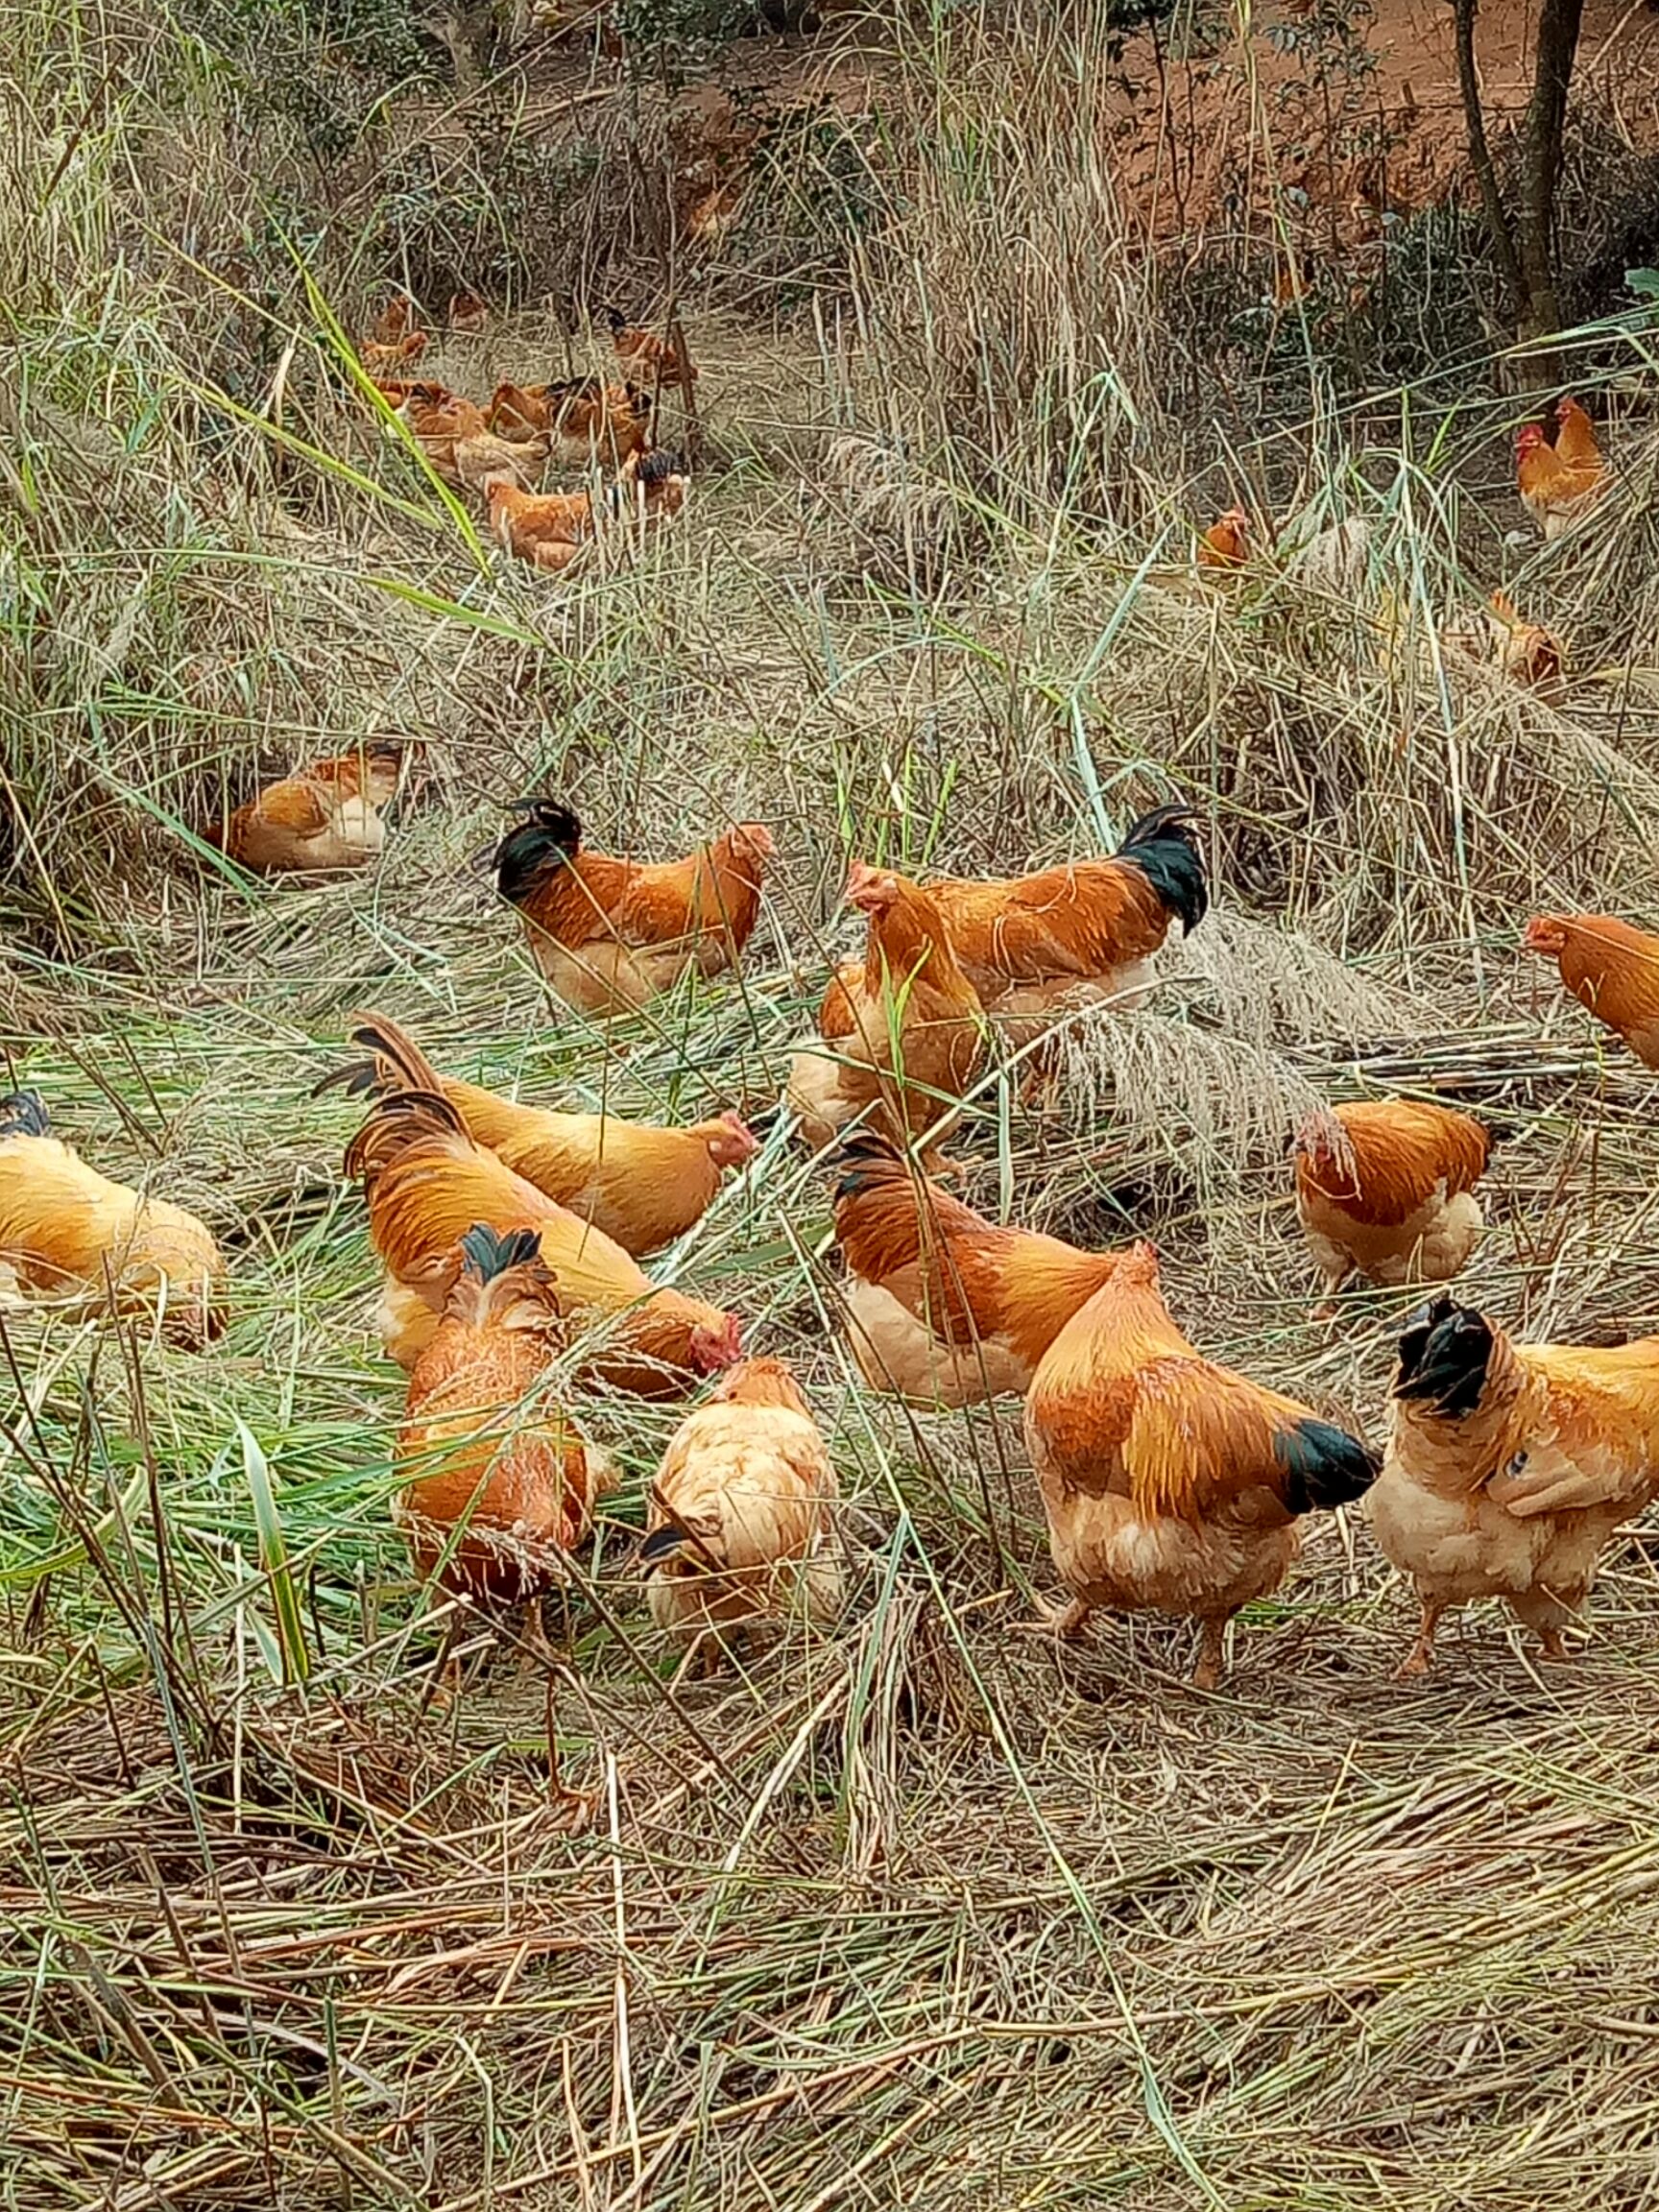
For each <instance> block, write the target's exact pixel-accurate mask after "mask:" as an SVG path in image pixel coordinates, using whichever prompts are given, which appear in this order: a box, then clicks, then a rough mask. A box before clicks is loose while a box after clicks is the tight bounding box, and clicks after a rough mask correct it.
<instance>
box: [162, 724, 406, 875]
mask: <svg viewBox="0 0 1659 2212" xmlns="http://www.w3.org/2000/svg"><path fill="white" fill-rule="evenodd" d="M405 765H406V755H405V751H404V748H403V747H402V746H400V745H397V744H396V743H394V742H392V741H391V740H389V739H376V740H374V741H373V742H372V743H370V744H368V745H365V746H364V747H363V749H362V750H361V751H360V752H357V753H342V754H338V755H336V757H334V758H333V759H330V760H313V761H310V762H308V763H307V764H306V765H305V766H304V767H303V768H297V769H296V770H295V772H294V774H293V775H292V776H285V777H284V778H283V779H282V780H281V781H280V782H277V783H269V784H267V785H266V787H265V789H264V790H263V791H261V792H260V794H259V796H258V798H257V799H253V800H251V801H250V802H249V803H248V805H246V806H238V807H237V808H236V810H235V812H234V813H233V814H232V815H231V816H230V818H229V820H228V822H227V823H226V824H225V825H224V827H223V829H220V828H218V827H217V826H212V827H210V828H209V829H207V830H206V831H205V832H204V834H205V835H206V836H207V837H208V838H209V839H210V840H211V841H212V842H213V843H214V844H218V845H222V846H223V848H224V850H225V852H227V853H228V854H229V856H230V858H231V859H232V860H237V861H240V862H241V864H242V866H243V867H244V868H252V869H257V870H260V871H262V872H263V873H265V874H267V875H282V874H289V873H296V872H307V871H311V870H318V869H325V870H333V869H339V868H365V867H367V866H368V865H369V863H370V862H371V861H373V860H374V859H375V858H377V857H378V855H379V854H380V853H381V852H382V851H383V850H384V847H385V843H386V825H385V822H384V820H383V819H382V809H383V808H384V807H386V806H388V805H390V804H391V802H392V801H393V800H394V799H395V798H396V797H397V791H398V787H399V784H400V783H401V781H402V779H403V775H404V771H405Z"/></svg>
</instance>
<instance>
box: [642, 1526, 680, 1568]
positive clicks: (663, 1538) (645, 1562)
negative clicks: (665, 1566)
mask: <svg viewBox="0 0 1659 2212" xmlns="http://www.w3.org/2000/svg"><path fill="white" fill-rule="evenodd" d="M690 1541H691V1538H690V1535H689V1533H688V1531H687V1530H685V1529H684V1528H682V1527H681V1526H680V1524H679V1523H678V1522H677V1521H664V1522H663V1524H662V1526H661V1527H660V1528H653V1529H652V1531H651V1533H650V1534H649V1535H648V1536H647V1537H646V1538H645V1541H644V1542H643V1543H642V1544H641V1545H640V1547H639V1564H640V1566H641V1567H645V1568H651V1567H660V1566H661V1564H662V1562H663V1560H664V1559H672V1558H673V1556H674V1554H675V1552H676V1551H681V1550H683V1549H684V1547H685V1545H687V1544H689V1543H690Z"/></svg>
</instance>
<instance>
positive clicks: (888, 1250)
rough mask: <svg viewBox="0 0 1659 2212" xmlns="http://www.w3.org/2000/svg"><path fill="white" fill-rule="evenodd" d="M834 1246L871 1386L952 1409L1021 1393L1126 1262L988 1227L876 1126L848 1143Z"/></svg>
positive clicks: (852, 1331) (857, 1352) (857, 1350)
mask: <svg viewBox="0 0 1659 2212" xmlns="http://www.w3.org/2000/svg"><path fill="white" fill-rule="evenodd" d="M835 1241H836V1243H837V1244H838V1245H839V1246H840V1248H841V1254H842V1257H843V1259H844V1260H845V1261H846V1262H847V1289H846V1298H847V1309H848V1315H849V1324H850V1326H849V1335H850V1338H851V1341H852V1345H853V1353H854V1358H856V1360H857V1362H858V1365H859V1367H860V1369H861V1370H862V1372H863V1375H864V1379H865V1381H866V1382H867V1383H869V1384H870V1385H871V1387H872V1388H873V1389H877V1390H891V1391H894V1392H896V1393H897V1394H898V1395H900V1396H901V1397H906V1398H914V1399H919V1400H921V1401H923V1402H924V1403H927V1404H933V1403H937V1404H941V1405H946V1406H967V1405H972V1404H974V1402H975V1401H977V1400H979V1399H983V1398H989V1397H995V1396H996V1395H998V1393H999V1392H1001V1391H1018V1392H1020V1393H1021V1394H1023V1393H1024V1392H1025V1391H1026V1390H1027V1389H1029V1387H1030V1384H1031V1378H1032V1376H1033V1375H1034V1374H1035V1373H1036V1371H1037V1367H1038V1364H1039V1362H1040V1361H1041V1359H1042V1358H1043V1355H1044V1354H1045V1353H1046V1351H1047V1349H1048V1347H1049V1345H1050V1344H1052V1343H1053V1341H1054V1339H1055V1337H1056V1336H1057V1335H1058V1334H1060V1332H1061V1330H1062V1329H1063V1328H1064V1327H1065V1326H1066V1324H1067V1322H1068V1321H1070V1318H1071V1316H1072V1314H1074V1313H1075V1312H1077V1311H1078V1310H1079V1309H1080V1308H1081V1307H1083V1306H1085V1305H1086V1304H1087V1303H1088V1301H1089V1300H1090V1299H1091V1298H1092V1297H1093V1296H1094V1292H1095V1291H1096V1290H1098V1289H1099V1288H1100V1286H1101V1285H1102V1284H1103V1283H1105V1282H1107V1281H1108V1280H1109V1279H1110V1277H1111V1274H1112V1271H1113V1269H1114V1268H1115V1267H1116V1265H1117V1264H1118V1259H1117V1255H1116V1254H1115V1253H1111V1252H1082V1251H1079V1250H1078V1248H1077V1247H1076V1245H1074V1244H1067V1243H1063V1242H1062V1241H1061V1239H1060V1238H1057V1237H1043V1236H1039V1235H1037V1234H1036V1233H1035V1232H1034V1231H1032V1230H1029V1229H1012V1228H1003V1227H1001V1226H999V1225H998V1223H997V1222H995V1221H987V1220H985V1219H984V1217H983V1216H982V1215H980V1214H975V1213H974V1210H973V1208H972V1207H969V1206H965V1205H963V1203H962V1201H961V1200H960V1199H959V1198H954V1197H952V1196H950V1193H949V1192H948V1191H944V1190H940V1189H939V1188H938V1186H937V1185H935V1184H932V1183H928V1182H926V1181H925V1180H923V1178H922V1177H921V1176H920V1174H919V1173H918V1172H917V1170H916V1169H915V1168H914V1167H913V1166H911V1164H910V1163H909V1162H908V1161H907V1160H906V1159H905V1158H904V1157H903V1155H902V1153H900V1152H899V1150H898V1149H897V1148H896V1147H895V1146H894V1145H893V1144H892V1143H891V1142H889V1141H888V1140H887V1139H886V1138H884V1137H882V1136H880V1135H878V1134H877V1133H876V1132H874V1131H870V1130H856V1131H854V1134H853V1135H852V1136H851V1137H849V1138H848V1140H847V1142H846V1144H845V1146H844V1147H843V1155H842V1167H841V1174H840V1179H839V1181H838V1182H837V1184H836V1186H835Z"/></svg>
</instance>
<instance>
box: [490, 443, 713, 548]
mask: <svg viewBox="0 0 1659 2212" xmlns="http://www.w3.org/2000/svg"><path fill="white" fill-rule="evenodd" d="M484 490H485V493H486V494H487V496H488V498H489V502H490V527H491V529H492V530H493V533H494V535H495V537H496V539H497V540H498V541H499V542H500V543H501V544H502V545H503V546H505V547H506V549H507V551H508V552H509V553H516V554H517V557H518V558H519V560H520V561H528V562H529V563H530V564H531V565H533V566H534V567H537V568H543V569H548V570H550V571H553V572H555V573H557V572H558V571H559V570H561V569H565V568H568V567H569V566H570V565H571V564H572V562H574V561H575V560H576V558H577V556H578V555H579V554H580V553H581V552H582V551H583V549H584V548H585V547H586V546H588V545H589V544H591V543H592V541H593V540H594V539H595V538H596V537H598V535H599V533H600V530H601V529H602V528H603V526H604V525H605V523H606V522H607V521H610V522H612V523H613V524H614V525H616V527H618V528H621V527H623V526H624V525H625V524H626V523H628V522H629V521H630V520H632V519H634V518H635V517H637V518H638V519H640V520H642V521H646V522H658V521H664V520H666V519H667V518H668V517H671V516H674V515H678V514H679V512H680V510H681V508H682V507H683V506H684V505H685V464H684V463H683V462H682V461H681V460H680V459H679V457H678V455H676V454H672V453H648V454H647V455H646V456H645V458H644V459H643V460H642V461H641V460H638V459H637V458H636V459H635V460H632V461H630V462H628V463H627V465H626V467H625V468H624V469H623V471H622V473H621V475H620V476H619V477H618V478H617V480H616V482H615V483H614V484H613V485H612V487H611V489H610V491H609V492H608V493H606V495H605V497H604V498H602V499H601V500H600V501H599V502H598V503H597V504H595V502H594V500H593V497H592V495H591V493H587V492H564V493H543V494H540V495H538V494H535V493H528V492H522V491H520V490H518V488H517V485H516V484H514V483H512V482H510V481H508V480H507V479H506V478H503V477H494V476H492V477H489V478H487V479H486V482H485V485H484Z"/></svg>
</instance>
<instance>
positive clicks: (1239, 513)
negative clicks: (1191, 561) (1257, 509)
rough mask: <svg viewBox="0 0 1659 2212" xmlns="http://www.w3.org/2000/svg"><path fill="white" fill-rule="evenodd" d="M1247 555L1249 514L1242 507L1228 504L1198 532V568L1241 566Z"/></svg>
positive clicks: (1247, 557) (1248, 548) (1248, 546)
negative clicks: (1222, 512)
mask: <svg viewBox="0 0 1659 2212" xmlns="http://www.w3.org/2000/svg"><path fill="white" fill-rule="evenodd" d="M1249 558H1250V517H1249V516H1248V515H1246V514H1245V512H1244V510H1243V508H1242V507H1229V508H1228V510H1227V512H1226V514H1225V515H1220V516H1217V517H1216V518H1215V520H1214V522H1212V523H1211V525H1210V527H1209V529H1208V530H1205V531H1202V532H1201V533H1200V535H1199V539H1198V544H1197V560H1198V565H1199V567H1200V568H1242V567H1243V565H1244V564H1245V562H1246V561H1248V560H1249Z"/></svg>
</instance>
